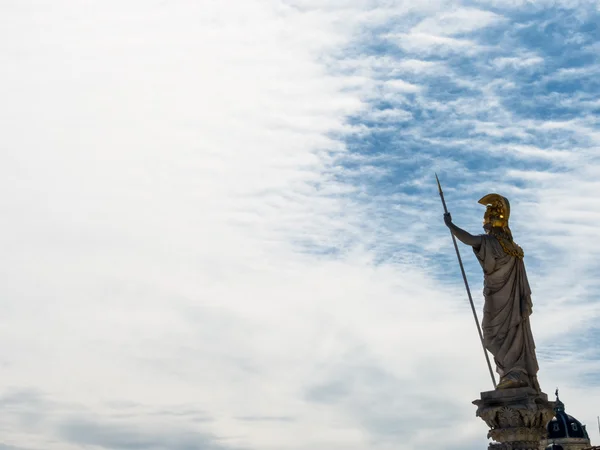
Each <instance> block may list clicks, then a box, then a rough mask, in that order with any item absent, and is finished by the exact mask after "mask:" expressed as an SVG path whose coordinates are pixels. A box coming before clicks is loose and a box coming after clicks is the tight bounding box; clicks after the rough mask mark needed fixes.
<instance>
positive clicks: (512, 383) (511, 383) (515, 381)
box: [496, 372, 529, 389]
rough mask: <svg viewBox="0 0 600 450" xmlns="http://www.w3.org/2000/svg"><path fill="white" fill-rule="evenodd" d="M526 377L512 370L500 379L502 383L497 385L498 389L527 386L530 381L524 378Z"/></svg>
mask: <svg viewBox="0 0 600 450" xmlns="http://www.w3.org/2000/svg"><path fill="white" fill-rule="evenodd" d="M524 378H525V377H524V376H523V375H522V374H521V373H519V372H511V373H509V374H507V375H505V376H503V377H502V378H501V379H500V383H498V386H496V389H513V388H520V387H527V386H529V383H527V381H526V380H525V379H524Z"/></svg>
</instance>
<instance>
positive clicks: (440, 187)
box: [434, 172, 442, 194]
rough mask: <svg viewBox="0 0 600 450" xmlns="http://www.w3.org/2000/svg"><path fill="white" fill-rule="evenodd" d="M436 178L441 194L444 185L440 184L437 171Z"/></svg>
mask: <svg viewBox="0 0 600 450" xmlns="http://www.w3.org/2000/svg"><path fill="white" fill-rule="evenodd" d="M434 173H435V172H434ZM435 179H436V181H437V185H438V189H439V191H440V194H441V193H442V185H441V184H440V179H439V178H438V176H437V173H435Z"/></svg>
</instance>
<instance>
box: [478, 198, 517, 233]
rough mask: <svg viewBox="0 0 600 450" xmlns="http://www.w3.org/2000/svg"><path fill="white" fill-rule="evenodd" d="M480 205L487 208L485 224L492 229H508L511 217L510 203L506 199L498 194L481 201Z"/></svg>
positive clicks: (484, 218)
mask: <svg viewBox="0 0 600 450" xmlns="http://www.w3.org/2000/svg"><path fill="white" fill-rule="evenodd" d="M479 203H481V204H482V205H485V206H487V208H486V210H485V214H484V216H483V224H484V225H486V224H490V225H491V226H492V227H500V228H508V218H509V217H510V203H509V202H508V199H507V198H506V197H502V196H501V195H498V194H488V195H485V196H484V197H482V198H481V199H480V200H479Z"/></svg>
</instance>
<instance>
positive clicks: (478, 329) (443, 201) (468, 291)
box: [435, 173, 496, 389]
mask: <svg viewBox="0 0 600 450" xmlns="http://www.w3.org/2000/svg"><path fill="white" fill-rule="evenodd" d="M435 179H436V180H437V184H438V189H439V191H440V198H441V199H442V205H444V212H445V213H446V214H447V213H448V208H447V207H446V200H444V193H443V192H442V185H441V184H440V179H439V178H438V176H437V173H436V174H435ZM450 235H451V236H452V242H453V243H454V250H456V257H457V258H458V265H459V266H460V271H461V273H462V277H463V281H464V282H465V288H467V296H468V297H469V303H471V311H473V318H474V319H475V325H477V331H478V332H479V340H480V341H481V347H482V348H483V354H484V355H485V360H486V361H487V366H488V369H489V371H490V377H492V383H493V384H494V389H496V378H495V377H494V372H493V371H492V365H491V364H490V357H489V356H488V353H487V351H486V349H485V344H484V343H483V333H482V332H481V326H480V325H479V319H478V318H477V311H475V305H474V304H473V297H472V296H471V289H469V282H468V281H467V275H466V274H465V268H464V267H463V263H462V259H461V257H460V252H459V251H458V245H456V238H455V237H454V234H453V233H452V231H450Z"/></svg>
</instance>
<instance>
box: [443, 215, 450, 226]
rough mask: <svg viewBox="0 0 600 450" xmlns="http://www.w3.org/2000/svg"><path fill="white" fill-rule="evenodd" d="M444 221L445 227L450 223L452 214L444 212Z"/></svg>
mask: <svg viewBox="0 0 600 450" xmlns="http://www.w3.org/2000/svg"><path fill="white" fill-rule="evenodd" d="M444 223H445V224H446V226H447V227H449V226H450V225H451V224H452V216H451V215H450V213H445V214H444Z"/></svg>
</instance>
